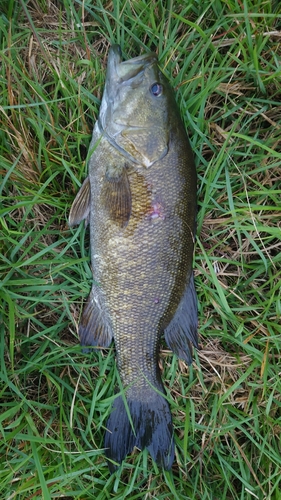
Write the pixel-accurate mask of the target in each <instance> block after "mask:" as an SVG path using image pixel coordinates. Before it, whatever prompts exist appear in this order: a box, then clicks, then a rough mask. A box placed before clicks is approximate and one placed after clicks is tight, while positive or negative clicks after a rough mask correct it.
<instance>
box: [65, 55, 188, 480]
mask: <svg viewBox="0 0 281 500" xmlns="http://www.w3.org/2000/svg"><path fill="white" fill-rule="evenodd" d="M90 151H93V153H92V155H91V157H90V161H89V176H88V178H87V179H86V180H85V181H84V183H83V185H82V187H81V189H80V191H79V193H78V194H77V196H76V198H75V200H74V202H73V205H72V208H71V212H70V216H69V223H70V225H74V224H77V223H79V222H80V221H81V220H83V219H87V220H89V222H90V240H91V256H92V269H93V277H94V280H95V282H94V284H93V287H92V291H91V293H90V295H89V297H88V300H87V302H86V304H85V307H84V311H83V314H82V317H81V322H80V326H79V336H80V340H81V344H82V345H84V346H89V345H92V346H95V347H107V346H109V345H110V343H111V341H112V339H114V342H115V347H116V360H117V367H118V371H119V374H120V379H121V382H122V390H121V394H119V395H117V396H116V398H115V399H114V403H113V408H112V412H111V414H110V417H109V419H108V422H107V431H106V435H105V449H106V456H107V458H108V463H109V468H110V470H111V471H112V472H113V471H114V470H115V468H116V466H117V465H118V464H120V463H121V462H122V460H123V459H124V458H125V456H126V455H127V454H128V453H129V452H131V451H132V449H133V447H134V446H137V447H138V448H141V449H143V448H145V447H147V448H148V450H149V452H150V453H151V455H152V457H153V459H154V460H155V461H156V462H157V463H158V464H160V465H161V466H163V467H164V468H166V469H170V468H171V466H172V463H173V460H174V440H173V428H172V419H171V413H170V409H169V405H168V402H167V399H166V398H165V393H164V388H163V383H162V381H161V376H160V369H159V363H158V354H159V341H160V336H161V334H162V333H163V332H164V335H165V339H166V342H167V343H168V345H169V347H170V348H171V349H172V350H173V351H174V352H175V353H176V354H177V355H178V356H179V357H181V358H183V359H184V360H185V361H187V362H188V363H190V362H191V344H192V343H193V344H194V345H195V346H197V304H196V294H195V288H194V281H193V274H192V257H193V246H194V232H195V218H196V172H195V166H194V162H193V157H192V152H191V148H190V145H189V142H188V138H187V135H186V132H185V130H184V127H183V124H182V122H181V119H180V116H179V112H178V110H177V107H176V104H175V101H174V98H173V93H172V90H171V88H170V87H169V84H168V82H167V80H166V78H165V77H164V76H163V75H162V73H161V72H160V71H159V68H158V64H157V58H156V55H155V54H152V53H149V54H147V55H144V56H139V57H137V58H134V59H131V60H129V61H125V62H122V60H121V55H120V48H119V47H118V46H113V47H112V48H111V49H110V53H109V58H108V69H107V78H106V84H105V90H104V95H103V99H102V103H101V110H100V115H99V119H98V121H97V123H96V125H95V127H94V131H93V137H92V142H91V145H90Z"/></svg>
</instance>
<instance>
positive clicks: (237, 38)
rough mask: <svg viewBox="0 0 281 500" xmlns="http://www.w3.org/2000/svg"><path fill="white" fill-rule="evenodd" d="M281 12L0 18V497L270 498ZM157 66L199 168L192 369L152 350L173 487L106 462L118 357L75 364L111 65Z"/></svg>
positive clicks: (206, 2) (104, 12)
mask: <svg viewBox="0 0 281 500" xmlns="http://www.w3.org/2000/svg"><path fill="white" fill-rule="evenodd" d="M280 30H281V7H280V4H279V2H278V1H271V0H263V1H262V0H244V1H242V0H241V1H240V0H221V1H220V0H200V1H195V0H192V1H191V0H188V1H186V2H179V1H177V0H174V1H172V0H170V1H168V2H160V1H159V0H153V1H149V2H144V1H141V0H138V1H133V0H132V1H121V0H120V1H118V0H115V1H114V2H105V1H101V0H100V1H96V2H87V1H86V2H80V1H76V2H73V1H70V0H64V1H55V0H54V1H53V2H52V1H50V2H46V1H45V0H37V1H36V0H30V1H29V2H28V3H27V2H25V1H24V0H22V1H17V0H14V1H8V0H7V1H3V2H2V3H1V7H0V42H1V46H0V54H1V60H2V62H1V65H0V94H1V97H0V117H1V118H0V119H1V125H0V148H1V149H0V155H1V163H0V196H1V206H0V215H1V218H0V227H1V233H0V253H1V261H0V273H1V285H0V329H1V336H0V348H1V352H0V360H1V373H0V377H1V382H0V398H1V400H0V405H1V413H0V436H1V439H0V496H1V498H3V499H5V500H11V499H16V500H29V499H32V500H36V499H42V498H43V499H44V500H48V499H54V498H66V499H71V498H76V499H81V500H82V499H83V500H86V499H96V500H106V499H110V498H115V499H120V500H121V499H123V498H130V499H141V498H144V499H152V498H155V499H156V498H157V500H160V499H161V500H162V499H163V500H164V499H165V500H166V499H171V498H175V499H179V500H182V499H194V500H195V499H196V500H197V499H198V500H199V499H200V500H211V499H212V500H226V499H229V500H233V499H235V500H238V499H239V500H240V499H241V500H254V499H256V498H257V499H272V500H280V499H281V441H280V435H281V380H280V349H281V347H280V346H281V343H280V339H281V321H280V317H281V293H280V283H281V268H280V262H281V255H280V250H281V230H280V215H281V201H280V200H281V168H280V165H281V147H280V146H281V112H280V100H281V71H280V59H281V47H280V33H281V32H280ZM112 42H118V43H120V44H121V46H122V49H123V52H124V56H125V58H129V57H133V56H135V55H138V54H139V53H140V52H142V51H143V50H145V48H147V49H149V50H156V51H157V53H158V54H159V59H160V65H161V67H162V68H163V70H164V72H165V74H166V75H167V76H168V77H169V79H170V81H171V84H172V86H173V87H174V88H175V91H176V98H177V101H178V103H179V106H180V111H181V115H182V117H183V119H184V121H185V124H186V127H187V129H188V132H189V136H190V141H191V144H192V147H193V150H194V156H195V160H196V164H197V169H198V205H199V211H198V236H197V242H196V252H195V277H196V288H197V292H198V301H199V321H200V347H201V350H199V351H198V352H196V353H195V354H194V363H193V366H192V367H190V368H188V367H187V366H186V364H185V363H184V362H182V361H178V359H176V358H175V357H174V356H173V355H172V354H171V352H170V351H168V350H167V348H166V346H165V345H164V344H163V346H162V347H163V348H162V351H161V362H162V365H163V379H164V381H165V385H166V387H167V389H168V398H169V401H170V405H171V409H172V413H173V421H174V428H175V440H176V461H175V463H174V465H173V469H172V472H171V473H168V472H165V471H162V470H161V469H159V468H158V467H157V466H156V465H155V464H154V463H153V462H152V461H151V459H150V457H149V455H148V454H147V452H146V451H144V452H138V451H135V452H134V453H133V454H132V455H131V456H128V457H127V459H126V461H125V463H124V466H123V468H122V469H120V470H119V471H118V472H117V473H116V474H114V475H112V476H110V475H109V471H108V468H107V464H106V461H105V457H104V453H103V438H104V431H105V424H106V420H107V417H108V414H109V411H110V406H111V402H112V399H113V397H114V387H115V385H116V384H117V383H118V382H117V374H116V366H115V361H114V350H113V348H111V349H109V350H108V352H101V353H94V354H92V355H91V354H83V353H82V352H81V349H80V347H79V342H78V335H77V323H78V321H79V316H80V313H81V310H82V303H83V300H84V299H85V298H86V297H87V294H88V292H89V288H90V285H91V280H92V276H91V270H90V262H89V257H88V255H89V235H88V231H87V230H85V228H84V227H83V225H82V224H81V226H80V227H78V228H75V229H73V230H70V229H69V227H68V226H67V215H68V213H69V209H70V205H71V202H72V201H73V199H74V196H75V194H76V192H77V190H78V188H79V185H80V184H81V182H82V181H83V179H84V178H85V175H86V170H87V165H86V156H87V148H88V146H89V141H90V136H91V132H92V128H93V124H94V122H95V120H96V118H97V114H98V110H99V103H100V98H101V95H102V90H103V84H104V78H105V67H106V58H107V51H108V47H109V45H110V43H112Z"/></svg>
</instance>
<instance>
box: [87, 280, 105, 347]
mask: <svg viewBox="0 0 281 500" xmlns="http://www.w3.org/2000/svg"><path fill="white" fill-rule="evenodd" d="M79 337H80V342H81V345H82V346H94V347H108V346H109V345H110V343H111V341H112V338H113V333H112V329H111V325H110V323H109V320H108V319H107V317H106V313H105V311H104V308H103V306H102V304H101V302H100V298H99V295H98V293H97V292H96V290H95V285H94V286H93V288H92V290H91V293H90V295H89V297H88V299H87V302H86V304H85V306H84V309H83V313H82V317H81V320H80V324H79Z"/></svg>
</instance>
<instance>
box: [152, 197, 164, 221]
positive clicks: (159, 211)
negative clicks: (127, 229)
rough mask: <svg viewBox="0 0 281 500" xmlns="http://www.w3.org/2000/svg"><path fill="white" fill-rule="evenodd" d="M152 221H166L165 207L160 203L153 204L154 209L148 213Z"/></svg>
mask: <svg viewBox="0 0 281 500" xmlns="http://www.w3.org/2000/svg"><path fill="white" fill-rule="evenodd" d="M148 216H149V218H150V219H162V220H164V219H165V213H164V209H163V205H162V204H161V203H159V202H158V201H155V202H154V203H152V207H151V209H150V211H149V213H148Z"/></svg>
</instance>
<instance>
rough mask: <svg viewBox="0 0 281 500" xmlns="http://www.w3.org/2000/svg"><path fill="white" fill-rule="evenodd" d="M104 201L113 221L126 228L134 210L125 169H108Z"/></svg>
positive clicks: (104, 187)
mask: <svg viewBox="0 0 281 500" xmlns="http://www.w3.org/2000/svg"><path fill="white" fill-rule="evenodd" d="M103 200H104V204H105V206H106V207H107V210H108V212H109V215H110V218H111V220H113V221H114V222H115V223H116V224H117V225H118V226H120V227H122V228H124V227H126V226H127V224H128V222H129V219H130V215H131V210H132V195H131V189H130V183H129V179H128V175H127V172H126V169H125V167H122V168H121V169H118V168H116V169H113V168H108V169H107V172H106V176H105V179H104V186H103Z"/></svg>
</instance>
